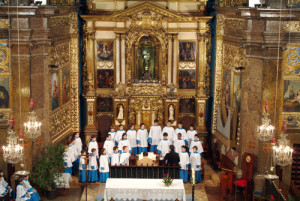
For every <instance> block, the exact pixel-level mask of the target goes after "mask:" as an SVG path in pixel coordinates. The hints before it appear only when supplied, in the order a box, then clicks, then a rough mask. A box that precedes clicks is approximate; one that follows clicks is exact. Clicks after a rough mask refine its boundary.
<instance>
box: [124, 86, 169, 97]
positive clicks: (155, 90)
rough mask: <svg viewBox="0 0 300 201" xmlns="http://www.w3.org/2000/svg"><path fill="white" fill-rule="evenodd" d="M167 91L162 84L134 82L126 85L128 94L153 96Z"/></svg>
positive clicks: (161, 94)
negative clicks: (128, 85)
mask: <svg viewBox="0 0 300 201" xmlns="http://www.w3.org/2000/svg"><path fill="white" fill-rule="evenodd" d="M166 92H167V89H166V87H165V86H162V85H157V84H153V85H144V84H134V85H131V86H130V87H127V93H128V94H129V95H131V96H132V95H153V96H163V95H165V94H166Z"/></svg>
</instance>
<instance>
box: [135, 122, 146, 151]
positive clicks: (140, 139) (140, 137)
mask: <svg viewBox="0 0 300 201" xmlns="http://www.w3.org/2000/svg"><path fill="white" fill-rule="evenodd" d="M137 143H138V147H139V150H138V151H139V154H141V153H143V152H147V149H148V131H147V130H146V129H145V124H144V123H141V128H140V129H139V130H138V131H137Z"/></svg>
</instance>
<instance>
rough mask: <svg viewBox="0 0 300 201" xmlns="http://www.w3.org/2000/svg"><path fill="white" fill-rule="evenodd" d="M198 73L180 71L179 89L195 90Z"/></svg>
mask: <svg viewBox="0 0 300 201" xmlns="http://www.w3.org/2000/svg"><path fill="white" fill-rule="evenodd" d="M195 84H196V71H195V70H180V71H179V89H195Z"/></svg>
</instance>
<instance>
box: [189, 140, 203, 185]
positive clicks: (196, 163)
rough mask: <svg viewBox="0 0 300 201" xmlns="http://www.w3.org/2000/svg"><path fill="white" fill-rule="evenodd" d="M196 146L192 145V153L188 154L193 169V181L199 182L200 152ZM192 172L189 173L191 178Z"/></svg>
mask: <svg viewBox="0 0 300 201" xmlns="http://www.w3.org/2000/svg"><path fill="white" fill-rule="evenodd" d="M197 150H198V147H197V146H194V147H193V153H192V154H191V156H190V161H191V169H192V170H195V181H196V182H197V183H198V182H201V172H200V171H201V156H200V154H199V153H198V152H197ZM192 176H193V175H192V174H191V178H192Z"/></svg>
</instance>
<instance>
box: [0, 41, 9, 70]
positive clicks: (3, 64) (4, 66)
mask: <svg viewBox="0 0 300 201" xmlns="http://www.w3.org/2000/svg"><path fill="white" fill-rule="evenodd" d="M0 43H1V41H0ZM4 44H6V43H4ZM9 58H10V51H9V48H8V47H7V45H0V72H1V73H7V72H9Z"/></svg>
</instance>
